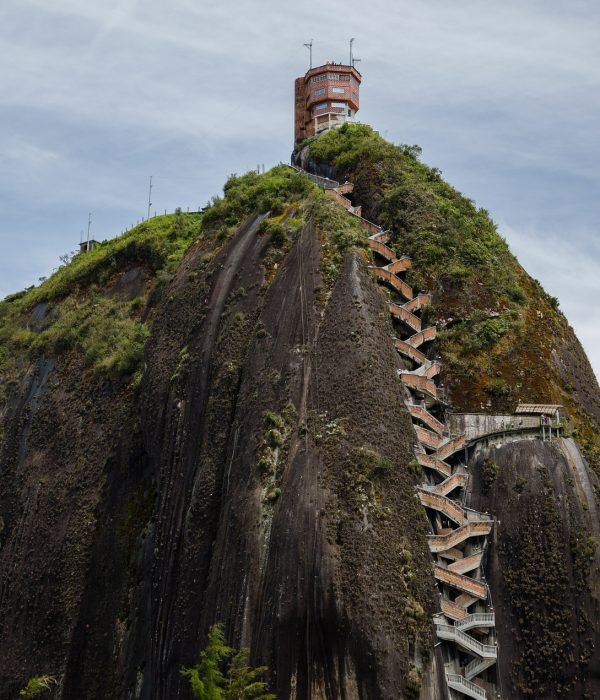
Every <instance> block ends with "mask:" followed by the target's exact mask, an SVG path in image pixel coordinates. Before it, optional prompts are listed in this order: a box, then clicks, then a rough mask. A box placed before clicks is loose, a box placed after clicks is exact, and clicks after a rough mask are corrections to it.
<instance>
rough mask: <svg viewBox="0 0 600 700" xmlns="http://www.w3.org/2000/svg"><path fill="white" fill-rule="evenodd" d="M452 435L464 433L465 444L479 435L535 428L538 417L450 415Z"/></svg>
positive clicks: (482, 414)
mask: <svg viewBox="0 0 600 700" xmlns="http://www.w3.org/2000/svg"><path fill="white" fill-rule="evenodd" d="M448 424H449V427H450V432H451V433H452V434H453V435H459V434H461V433H464V435H465V438H466V440H467V442H468V441H469V440H473V439H474V438H477V437H480V436H481V435H489V434H490V433H500V432H502V431H503V430H519V429H527V428H537V427H539V425H540V417H539V416H514V415H510V414H505V415H502V414H496V415H491V414H489V413H452V414H451V415H450V417H449V421H448Z"/></svg>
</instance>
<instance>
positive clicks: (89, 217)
mask: <svg viewBox="0 0 600 700" xmlns="http://www.w3.org/2000/svg"><path fill="white" fill-rule="evenodd" d="M91 225H92V212H90V213H89V214H88V235H87V245H86V248H87V252H88V253H89V252H90V227H91Z"/></svg>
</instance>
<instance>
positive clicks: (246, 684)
mask: <svg viewBox="0 0 600 700" xmlns="http://www.w3.org/2000/svg"><path fill="white" fill-rule="evenodd" d="M249 654H250V652H249V650H248V649H242V650H241V651H238V652H235V650H234V649H232V648H231V647H230V646H228V645H227V644H226V643H225V635H224V633H223V625H221V624H217V625H213V626H212V627H211V628H210V630H209V633H208V644H207V645H206V647H205V648H204V649H203V650H202V651H201V652H200V656H199V659H198V663H197V664H196V665H195V666H191V667H190V668H182V669H181V675H182V676H184V677H186V678H189V681H190V687H191V689H192V692H193V694H194V697H196V698H198V700H250V699H253V700H275V696H274V695H271V694H269V693H266V692H265V690H266V688H267V684H266V683H265V682H264V681H261V680H258V679H259V677H260V676H262V674H263V673H265V671H266V670H267V667H266V666H258V667H256V668H252V667H251V666H249V665H248V657H249ZM222 669H223V670H222Z"/></svg>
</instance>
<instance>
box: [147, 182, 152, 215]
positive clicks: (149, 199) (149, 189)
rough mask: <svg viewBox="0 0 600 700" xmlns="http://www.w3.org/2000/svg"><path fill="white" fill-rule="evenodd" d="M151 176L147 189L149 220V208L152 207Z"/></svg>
mask: <svg viewBox="0 0 600 700" xmlns="http://www.w3.org/2000/svg"><path fill="white" fill-rule="evenodd" d="M151 199H152V175H150V187H149V188H148V219H149V218H150V207H151V206H152V202H151Z"/></svg>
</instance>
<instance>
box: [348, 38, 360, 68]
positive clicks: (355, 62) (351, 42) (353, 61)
mask: <svg viewBox="0 0 600 700" xmlns="http://www.w3.org/2000/svg"><path fill="white" fill-rule="evenodd" d="M355 41H356V39H354V37H352V39H350V65H351V66H352V68H354V66H355V64H357V63H358V62H359V61H360V58H354V54H353V53H352V44H353V43H354V42H355Z"/></svg>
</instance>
